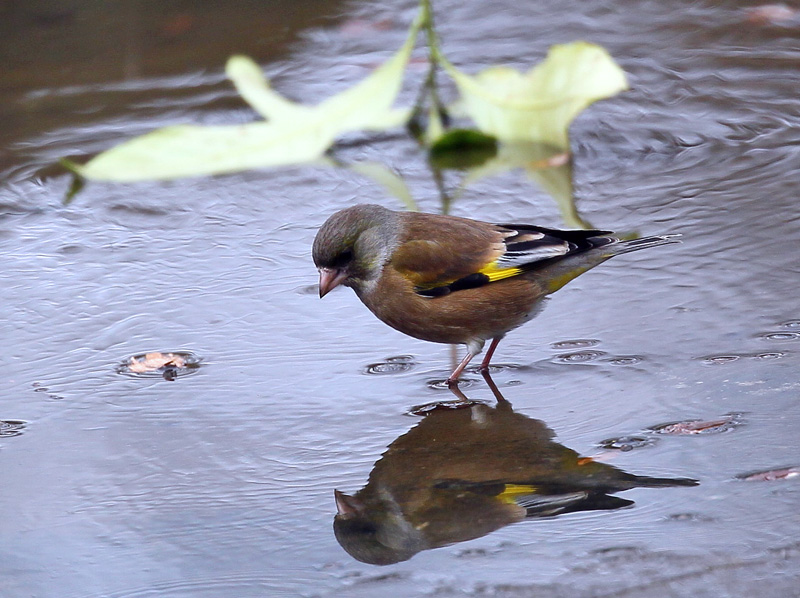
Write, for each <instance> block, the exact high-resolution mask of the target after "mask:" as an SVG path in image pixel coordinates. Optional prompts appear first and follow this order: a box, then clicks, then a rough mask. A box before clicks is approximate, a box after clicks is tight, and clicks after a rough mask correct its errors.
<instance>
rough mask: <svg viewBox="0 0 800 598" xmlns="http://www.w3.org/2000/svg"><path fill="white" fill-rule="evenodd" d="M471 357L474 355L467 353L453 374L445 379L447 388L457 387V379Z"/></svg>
mask: <svg viewBox="0 0 800 598" xmlns="http://www.w3.org/2000/svg"><path fill="white" fill-rule="evenodd" d="M473 357H475V354H474V353H471V352H469V351H467V354H466V355H465V356H464V359H462V360H461V363H459V364H458V367H457V368H456V369H454V370H453V373H452V374H450V377H449V378H448V379H447V386H449V387H453V386H454V385H456V386H457V385H458V377H459V376H460V375H461V372H463V371H464V368H465V367H467V366H468V365H469V362H470V361H472V358H473Z"/></svg>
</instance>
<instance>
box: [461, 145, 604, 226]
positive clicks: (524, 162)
mask: <svg viewBox="0 0 800 598" xmlns="http://www.w3.org/2000/svg"><path fill="white" fill-rule="evenodd" d="M516 168H521V169H524V170H525V172H526V173H527V175H528V176H529V177H530V178H531V179H533V180H534V181H535V182H536V183H537V184H538V185H539V186H540V187H541V188H542V189H544V190H545V191H546V192H547V193H548V194H549V195H550V196H551V197H552V198H553V199H555V200H556V204H557V205H558V207H559V209H560V210H561V217H562V218H563V219H564V222H565V223H566V225H567V226H569V227H572V228H591V226H589V224H588V223H587V222H586V221H585V220H583V219H582V218H581V217H580V215H579V214H578V210H577V209H576V207H575V203H574V201H573V197H572V163H571V161H570V157H569V154H568V153H566V152H564V151H562V150H560V149H558V148H556V147H553V146H549V145H543V144H540V143H501V144H500V145H499V146H498V148H497V155H496V156H495V157H494V158H492V159H490V160H488V161H487V162H485V163H484V164H482V165H480V166H477V167H475V168H472V169H470V170H469V172H468V173H467V175H466V176H465V177H464V180H463V181H462V182H461V190H462V191H463V190H464V189H466V187H468V186H469V185H471V184H473V183H475V182H476V181H478V180H480V179H483V178H486V177H489V176H494V175H498V174H502V173H504V172H507V171H509V170H514V169H516Z"/></svg>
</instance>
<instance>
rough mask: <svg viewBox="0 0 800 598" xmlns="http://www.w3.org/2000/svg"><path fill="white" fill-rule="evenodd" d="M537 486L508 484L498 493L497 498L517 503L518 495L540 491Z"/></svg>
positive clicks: (527, 494) (528, 494)
mask: <svg viewBox="0 0 800 598" xmlns="http://www.w3.org/2000/svg"><path fill="white" fill-rule="evenodd" d="M538 490H539V489H538V488H537V487H536V486H522V485H518V484H506V487H505V489H504V490H503V491H502V492H501V493H500V494H498V495H497V498H499V499H500V500H502V501H503V502H507V503H509V504H516V502H517V501H516V499H517V497H518V496H530V495H531V494H536V493H537V492H538Z"/></svg>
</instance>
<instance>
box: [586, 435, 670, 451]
mask: <svg viewBox="0 0 800 598" xmlns="http://www.w3.org/2000/svg"><path fill="white" fill-rule="evenodd" d="M655 443H656V439H655V438H648V437H647V436H618V437H616V438H606V439H605V440H601V441H600V442H598V443H597V444H598V446H599V447H600V448H604V449H611V450H615V451H622V452H627V451H632V450H633V449H637V448H644V447H646V446H653V445H654V444H655Z"/></svg>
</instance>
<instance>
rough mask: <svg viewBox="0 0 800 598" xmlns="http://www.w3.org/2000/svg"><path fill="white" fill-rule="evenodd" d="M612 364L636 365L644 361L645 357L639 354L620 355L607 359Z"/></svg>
mask: <svg viewBox="0 0 800 598" xmlns="http://www.w3.org/2000/svg"><path fill="white" fill-rule="evenodd" d="M606 361H607V362H608V363H610V364H611V365H636V364H637V363H641V362H642V361H644V357H641V356H639V355H619V356H617V357H612V358H611V359H607V360H606Z"/></svg>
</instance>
